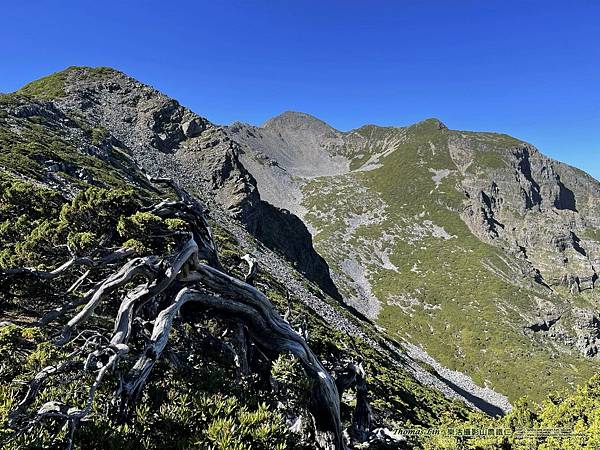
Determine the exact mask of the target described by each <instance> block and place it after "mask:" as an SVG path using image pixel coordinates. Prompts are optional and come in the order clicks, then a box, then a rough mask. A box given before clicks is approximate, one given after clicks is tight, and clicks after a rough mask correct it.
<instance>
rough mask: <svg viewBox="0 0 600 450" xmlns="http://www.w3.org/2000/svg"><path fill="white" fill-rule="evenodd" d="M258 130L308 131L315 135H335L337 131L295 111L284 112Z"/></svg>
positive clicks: (320, 121) (318, 120)
mask: <svg viewBox="0 0 600 450" xmlns="http://www.w3.org/2000/svg"><path fill="white" fill-rule="evenodd" d="M260 128H264V129H268V130H274V131H284V130H286V131H292V130H293V131H297V132H299V131H309V132H312V133H317V134H324V133H337V130H335V129H334V128H333V127H331V126H329V125H328V124H327V123H325V122H324V121H322V120H321V119H318V118H316V117H314V116H311V115H310V114H306V113H303V112H297V111H285V112H283V113H281V114H279V115H278V116H275V117H272V118H270V119H269V120H267V121H266V122H265V123H264V124H262V125H261V126H260Z"/></svg>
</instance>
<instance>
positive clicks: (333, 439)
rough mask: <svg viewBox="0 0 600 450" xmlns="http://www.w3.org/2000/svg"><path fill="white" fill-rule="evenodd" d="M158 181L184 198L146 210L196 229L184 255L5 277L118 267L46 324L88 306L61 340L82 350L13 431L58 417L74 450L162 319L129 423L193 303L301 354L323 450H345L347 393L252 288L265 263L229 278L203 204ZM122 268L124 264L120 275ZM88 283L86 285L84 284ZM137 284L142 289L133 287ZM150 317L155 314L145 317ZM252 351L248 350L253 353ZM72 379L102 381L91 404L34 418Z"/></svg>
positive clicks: (121, 398)
mask: <svg viewBox="0 0 600 450" xmlns="http://www.w3.org/2000/svg"><path fill="white" fill-rule="evenodd" d="M152 181H154V182H157V183H162V184H166V185H168V186H170V187H172V188H173V189H174V190H175V192H176V193H177V195H178V197H179V199H178V200H176V201H171V200H165V201H162V202H160V203H158V204H157V205H154V206H152V207H150V208H146V210H148V211H151V212H152V213H154V214H156V215H158V216H159V217H163V218H179V219H182V220H184V221H185V222H186V224H187V225H188V227H189V230H190V232H189V234H188V235H187V236H185V239H181V237H179V238H178V239H179V242H178V245H177V248H178V250H177V251H176V252H175V253H173V254H171V255H167V256H160V255H152V256H145V257H140V256H136V255H134V250H132V249H126V248H123V249H119V250H117V251H116V252H108V251H104V253H106V256H104V257H103V258H100V259H99V260H97V261H94V260H92V259H90V258H76V259H72V260H70V261H68V262H67V263H65V264H63V265H62V266H60V267H59V268H57V269H55V270H53V271H49V272H43V271H36V270H34V269H27V268H24V269H13V270H8V271H4V272H2V273H1V274H0V278H5V277H7V278H10V277H15V278H26V277H35V278H37V279H52V278H56V277H60V276H62V275H63V274H65V273H67V272H68V270H69V268H71V267H74V266H77V265H85V266H88V268H89V273H87V274H86V275H85V277H87V276H88V275H90V273H91V274H97V273H98V271H100V270H103V271H106V270H108V269H110V270H111V272H110V273H109V274H108V275H106V276H105V277H104V278H103V279H102V280H101V281H99V282H97V283H96V284H95V285H94V286H93V287H92V288H91V289H90V290H89V291H88V292H87V293H86V294H85V295H83V297H81V298H71V300H68V301H66V302H65V304H64V305H61V306H59V307H58V308H56V309H54V310H52V311H50V312H49V313H48V314H46V316H45V317H44V318H43V319H42V320H41V321H40V323H41V326H45V325H47V324H48V323H49V322H51V321H53V320H55V319H57V318H58V317H60V316H62V315H64V314H67V313H68V312H69V311H72V310H74V309H75V308H76V307H78V306H81V305H83V308H82V309H81V310H79V311H78V312H77V313H76V314H75V315H74V316H73V317H72V318H71V319H70V320H69V321H68V322H67V324H66V325H65V326H64V327H63V329H62V331H61V332H60V335H59V336H58V338H57V339H56V342H55V343H56V344H57V345H60V346H70V347H74V350H73V352H72V353H71V354H69V355H68V357H67V358H66V359H65V360H64V361H63V362H62V363H59V364H58V365H56V366H49V367H46V368H44V369H42V370H41V371H40V372H39V373H38V374H37V375H36V376H35V377H34V379H33V380H31V381H30V383H29V384H28V389H27V392H26V393H25V395H24V397H23V398H22V400H21V401H20V402H19V403H18V404H17V406H16V407H15V408H14V409H13V411H12V412H11V413H10V417H9V419H10V420H9V425H10V426H11V427H12V428H13V429H14V430H16V434H21V433H24V432H26V431H27V430H28V429H30V428H31V427H32V426H34V425H35V424H37V423H39V422H41V421H44V420H46V419H48V418H53V419H58V420H62V421H63V423H64V425H65V426H66V427H67V430H68V432H67V436H68V437H67V441H66V444H65V447H66V448H68V449H70V448H71V447H72V446H73V436H74V433H75V429H76V427H77V425H78V424H79V422H80V421H81V420H82V419H84V418H85V417H86V416H87V415H88V414H89V413H90V411H91V409H92V406H93V403H94V400H95V393H96V390H97V389H98V387H99V386H100V385H101V384H102V383H103V382H105V381H106V379H107V378H108V377H107V375H108V374H111V373H120V370H119V371H117V369H119V368H121V365H120V363H121V360H122V357H123V356H124V355H125V354H129V353H130V351H131V348H135V346H132V347H131V348H130V346H129V342H130V341H131V340H132V339H137V338H139V336H137V335H136V331H135V330H136V328H134V327H133V323H134V321H135V320H136V319H138V320H153V329H152V333H151V336H150V339H149V341H148V343H147V345H146V347H145V349H144V350H143V351H142V352H141V354H139V355H137V356H136V355H134V358H135V357H136V358H137V359H136V362H135V364H134V365H133V367H132V368H131V369H130V370H129V372H128V373H127V374H125V375H123V376H121V379H120V380H119V381H118V384H117V386H119V388H118V389H117V390H116V394H115V395H116V397H115V400H116V403H117V404H118V405H119V411H120V417H121V418H125V417H127V416H128V415H129V414H131V412H132V411H133V410H134V408H133V407H134V406H135V403H136V401H137V400H138V399H139V395H140V393H141V392H142V390H143V388H144V385H145V383H146V380H147V379H148V376H149V375H150V373H151V372H152V370H153V369H154V367H155V364H156V362H157V361H158V360H159V359H160V358H161V356H162V354H163V353H164V351H165V348H166V347H167V345H168V342H169V335H170V332H171V330H172V328H173V327H174V326H175V325H174V319H175V317H177V316H178V314H179V312H180V310H181V308H182V307H183V306H184V305H187V304H189V306H190V307H195V308H200V309H202V310H204V311H205V312H206V314H211V315H215V316H217V317H221V318H223V319H226V320H230V321H234V322H235V323H237V324H239V325H238V326H239V330H241V332H242V335H241V336H243V339H244V340H245V339H246V333H247V335H248V339H250V340H252V342H253V343H254V344H255V345H256V346H257V347H258V348H259V349H261V350H262V351H263V352H264V353H265V354H267V355H273V356H275V355H278V354H281V353H291V354H293V355H294V356H296V358H298V360H299V361H300V362H301V364H302V366H303V368H304V370H305V372H306V374H307V375H308V377H309V378H310V379H311V380H312V401H311V405H312V407H311V412H312V414H313V416H314V418H315V424H316V436H317V441H318V443H319V445H320V446H321V447H322V448H331V449H335V450H341V449H343V442H342V432H341V421H340V402H339V400H340V395H339V394H338V389H337V387H336V383H335V381H334V380H333V378H332V377H331V375H330V374H329V373H328V372H327V370H325V368H324V367H323V365H322V364H321V362H320V361H319V359H318V358H317V357H316V356H315V354H314V353H313V352H312V351H311V349H310V347H309V346H308V344H307V341H306V340H305V339H303V338H302V336H300V335H299V334H298V333H297V332H296V331H294V330H293V329H292V327H291V326H290V325H289V324H288V323H287V322H286V321H285V320H284V319H283V318H281V316H280V315H279V314H278V313H277V310H276V309H275V307H274V306H273V305H272V304H271V302H270V301H269V300H268V298H267V297H266V296H265V295H264V294H263V293H261V292H260V291H259V290H258V289H256V288H255V287H254V286H252V285H251V284H252V282H253V281H254V279H255V277H256V274H257V265H256V259H255V258H253V257H248V258H247V259H246V260H247V261H248V263H249V272H248V275H247V276H246V281H241V280H238V279H237V278H234V277H232V276H230V275H228V274H227V273H225V271H224V270H223V268H222V266H221V263H220V260H219V256H218V251H217V247H216V245H215V243H214V241H213V238H212V233H211V231H210V228H209V226H208V222H207V220H206V218H205V215H204V211H205V208H204V207H203V205H201V204H200V202H198V201H197V200H196V199H194V198H193V197H191V196H190V195H189V194H187V193H186V192H185V191H184V190H182V189H181V188H179V186H177V185H176V184H175V183H173V182H171V181H170V180H166V179H153V180H152ZM98 252H99V253H100V254H101V253H102V252H103V249H98ZM202 260H205V261H206V263H203V262H201V261H202ZM115 264H121V266H120V267H118V268H116V269H113V266H114V265H115ZM81 282H82V281H81ZM81 282H80V281H76V283H75V284H77V283H79V284H81ZM132 282H135V283H137V285H136V286H135V287H133V288H129V286H130V285H131V283H132ZM75 284H74V285H75ZM123 291H124V292H123ZM67 294H68V293H67ZM115 296H118V297H119V301H120V303H119V308H118V312H117V313H116V316H115V318H114V326H113V329H112V332H110V333H102V332H99V331H92V330H90V329H86V328H85V326H86V324H87V323H88V321H89V319H90V318H91V317H93V316H94V314H95V312H96V310H97V309H98V308H101V307H102V304H103V303H106V302H107V299H108V297H111V299H114V297H115ZM67 297H68V296H67ZM141 311H145V314H151V315H152V317H149V318H148V317H141V315H140V314H141ZM77 332H78V333H77ZM137 342H139V339H138V341H137ZM240 345H241V344H240ZM246 345H247V343H243V347H244V349H245V348H246ZM243 353H244V351H242V354H240V361H239V364H240V367H241V370H242V372H246V371H247V370H248V364H247V359H246V355H245V354H243ZM66 372H69V373H77V372H81V373H82V374H83V373H88V374H93V375H94V381H93V382H92V384H91V386H89V387H88V388H87V389H88V390H87V392H88V395H87V400H86V402H85V405H83V407H75V406H68V405H65V404H63V403H61V402H60V401H58V400H54V401H49V402H46V403H44V404H43V405H42V407H41V408H39V409H38V410H37V411H32V405H33V404H34V402H35V400H36V399H37V398H38V397H39V396H40V395H41V394H42V392H43V391H44V390H45V388H46V387H47V386H49V385H50V384H51V383H52V382H53V380H54V379H55V378H56V377H57V376H58V375H61V374H64V373H66ZM81 378H82V377H81ZM81 378H80V379H81Z"/></svg>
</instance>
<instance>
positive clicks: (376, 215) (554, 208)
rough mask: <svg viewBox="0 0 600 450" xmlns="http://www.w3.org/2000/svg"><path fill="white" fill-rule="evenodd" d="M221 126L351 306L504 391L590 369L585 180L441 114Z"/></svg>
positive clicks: (591, 227)
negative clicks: (384, 121)
mask: <svg viewBox="0 0 600 450" xmlns="http://www.w3.org/2000/svg"><path fill="white" fill-rule="evenodd" d="M227 133H228V134H229V136H230V137H231V138H232V139H233V140H235V141H237V142H239V143H240V144H241V147H242V149H243V151H244V154H243V156H242V158H243V161H244V165H245V167H247V168H248V170H249V171H250V172H251V173H252V174H253V175H254V176H255V178H256V180H257V185H258V187H259V189H261V190H262V189H263V186H265V188H266V189H270V191H271V193H270V194H269V195H270V200H271V202H272V203H273V204H275V205H279V206H282V205H284V204H285V205H286V207H287V208H289V209H291V210H293V211H295V212H296V213H297V214H298V215H299V216H300V217H301V218H302V219H303V220H304V221H305V222H306V223H307V225H308V227H309V229H310V230H311V232H312V233H313V237H314V239H315V242H316V247H317V250H318V251H319V252H320V253H321V254H323V255H324V256H325V258H326V259H327V261H328V263H329V265H330V267H332V269H333V272H332V275H333V279H334V280H335V281H336V283H337V285H338V288H339V289H340V291H341V292H342V294H343V296H344V298H345V300H346V301H347V302H349V303H351V304H352V305H353V306H354V307H356V308H357V309H359V310H360V311H361V312H362V313H364V314H365V315H367V316H369V317H371V318H372V319H373V320H376V321H377V322H378V323H379V324H380V325H382V326H384V327H385V328H387V330H388V332H390V333H392V334H393V335H397V336H398V337H400V338H402V339H406V340H408V341H410V342H412V343H418V344H420V345H423V346H424V347H425V348H427V350H428V351H429V352H430V353H431V354H433V356H436V357H438V358H442V359H444V362H445V363H446V364H448V365H449V366H451V367H457V368H460V369H461V370H464V371H466V372H467V373H470V374H474V375H475V378H476V379H477V380H479V381H480V382H482V383H485V384H486V385H487V384H489V385H491V386H495V387H496V388H498V389H500V391H502V392H505V393H509V394H510V395H511V396H513V397H514V396H516V395H519V394H522V393H525V392H527V393H529V394H533V395H534V396H535V395H536V393H539V394H541V395H543V392H544V390H545V389H547V388H549V387H550V386H552V385H555V384H561V383H563V382H564V378H565V377H566V378H567V379H570V377H571V373H570V369H568V367H567V361H569V362H572V364H573V365H574V366H576V367H578V368H580V369H581V370H582V371H583V372H586V371H592V370H594V368H595V367H596V363H594V362H593V360H590V359H589V358H595V357H596V354H597V353H596V351H595V350H594V349H595V348H596V345H597V344H596V342H597V341H596V339H597V337H596V335H597V333H598V327H597V323H598V319H597V317H598V310H597V301H598V294H597V293H596V291H595V290H594V288H595V287H596V284H597V280H598V274H597V269H598V267H600V259H599V258H600V247H599V245H600V231H599V230H600V223H599V220H600V183H598V182H597V181H596V180H594V179H593V178H591V177H590V176H588V175H587V174H585V173H583V172H582V171H580V170H578V169H575V168H573V167H570V166H568V165H566V164H562V163H560V162H558V161H554V160H551V159H550V158H547V157H545V156H544V155H543V154H541V153H540V152H539V151H538V150H537V149H536V148H535V147H533V146H532V145H530V144H527V143H525V142H522V141H519V140H517V139H514V138H511V137H509V136H506V135H500V134H495V133H471V132H462V131H452V130H448V129H447V127H446V126H445V125H444V124H443V123H441V122H440V121H439V120H437V119H428V120H425V121H423V122H420V123H418V124H415V125H413V126H410V127H406V128H394V127H377V126H374V125H368V126H365V127H362V128H359V129H357V130H353V131H350V132H340V131H337V130H334V129H333V128H331V127H329V126H328V125H326V124H325V123H323V122H322V121H320V120H318V119H316V118H313V117H311V116H308V115H306V114H302V113H284V114H283V115H281V116H278V117H276V118H274V119H271V120H269V121H268V122H266V123H265V124H264V125H262V126H261V127H252V126H249V125H243V124H234V125H233V126H231V127H229V128H228V129H227ZM267 186H269V187H270V188H268V187H267ZM524 332H525V333H524ZM502 342H505V343H507V344H506V345H503V344H501V343H502ZM516 354H520V355H523V356H522V357H524V358H528V360H529V361H530V364H531V365H533V366H535V367H536V369H540V370H544V371H546V373H547V380H546V381H545V382H544V383H546V385H545V386H543V387H542V388H540V387H539V386H536V384H539V383H538V380H535V379H532V378H531V379H528V378H527V377H523V376H522V375H521V374H520V373H519V372H520V365H521V364H522V362H521V361H520V360H518V359H516V358H515V355H516ZM557 354H560V355H561V356H560V358H561V362H560V363H559V364H553V363H551V362H550V361H551V360H552V359H554V358H556V355H557ZM507 373H510V374H511V375H510V376H513V375H514V376H515V377H517V379H519V381H520V382H521V385H520V386H518V387H514V383H510V384H512V386H511V385H510V384H509V383H505V382H504V381H503V379H506V376H507ZM510 376H509V377H510ZM544 383H542V384H544Z"/></svg>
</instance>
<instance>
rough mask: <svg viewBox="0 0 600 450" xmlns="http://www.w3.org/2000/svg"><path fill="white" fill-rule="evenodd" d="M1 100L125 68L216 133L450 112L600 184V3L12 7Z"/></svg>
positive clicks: (5, 14)
mask: <svg viewBox="0 0 600 450" xmlns="http://www.w3.org/2000/svg"><path fill="white" fill-rule="evenodd" d="M1 12H2V27H0V42H1V44H0V91H2V92H8V91H13V90H15V89H16V88H18V87H19V86H21V85H22V84H24V83H25V82H27V81H29V80H32V79H35V78H38V77H40V76H42V75H45V74H48V73H50V72H53V71H57V70H60V69H63V68H64V67H66V66H70V65H90V66H98V65H102V66H112V67H115V68H118V69H120V70H123V71H125V72H127V73H128V74H130V75H132V76H134V77H136V78H138V79H139V80H141V81H143V82H146V83H148V84H152V85H153V86H155V87H156V88H158V89H160V90H162V91H164V92H165V93H167V94H169V95H171V96H173V97H175V98H177V99H178V100H179V101H180V102H181V103H183V104H185V105H186V106H189V107H191V108H192V109H193V110H194V111H196V112H197V113H199V114H201V115H203V116H206V117H208V118H209V119H210V120H212V121H213V122H217V123H230V122H232V121H235V120H241V121H245V122H250V123H254V124H260V123H262V122H263V121H265V120H266V119H267V118H269V117H271V116H273V115H276V114H278V113H280V112H282V111H285V110H297V111H304V112H308V113H311V114H313V115H315V116H317V117H320V118H322V119H323V120H325V121H327V122H328V123H330V124H331V125H333V126H334V127H336V128H338V129H341V130H348V129H351V128H355V127H358V126H360V125H362V124H365V123H377V124H382V125H405V124H409V123H412V122H415V121H417V120H421V119H423V118H427V117H438V118H440V119H441V120H442V121H444V122H445V123H446V124H447V125H448V126H449V127H450V128H454V129H467V130H490V131H500V132H506V133H509V134H512V135H514V136H516V137H519V138H522V139H525V140H528V141H530V142H532V143H533V144H535V145H536V146H538V147H539V148H540V149H541V150H542V151H543V152H545V153H546V154H548V155H550V156H553V157H555V158H558V159H560V160H563V161H566V162H569V163H571V164H573V165H576V166H578V167H581V168H583V169H584V170H587V171H588V172H590V173H591V174H593V175H594V176H595V177H596V178H600V2H599V1H595V0H571V1H560V2H559V1H553V0H545V1H526V0H525V1H510V0H474V1H468V0H446V1H422V0H415V1H409V0H404V1H401V0H387V1H377V0H362V1H353V0H339V1H327V0H318V1H303V0H293V1H292V0H289V1H266V0H265V1H220V0H212V1H198V0H195V1H190V0H188V1H185V2H184V1H98V0H96V1H89V0H77V1H74V0H72V1H66V0H65V1H59V0H55V1H40V0H28V1H21V2H18V1H6V2H3V4H2V8H1Z"/></svg>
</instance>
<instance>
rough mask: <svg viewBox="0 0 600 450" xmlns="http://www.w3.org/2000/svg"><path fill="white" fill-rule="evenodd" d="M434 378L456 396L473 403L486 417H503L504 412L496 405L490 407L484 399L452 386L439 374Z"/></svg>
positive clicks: (452, 384)
mask: <svg viewBox="0 0 600 450" xmlns="http://www.w3.org/2000/svg"><path fill="white" fill-rule="evenodd" d="M436 376H437V377H438V378H439V379H440V380H441V381H443V382H444V383H445V384H446V386H448V387H449V388H450V389H452V390H453V391H454V392H456V393H457V394H459V395H460V396H462V397H463V398H465V399H466V400H468V401H470V402H471V403H473V404H474V405H475V406H476V407H477V408H479V409H480V410H481V411H483V412H484V413H486V414H487V415H488V416H491V417H500V416H503V415H504V411H503V410H502V408H499V407H498V406H496V405H492V404H491V403H489V402H487V401H485V400H484V399H482V398H480V397H477V396H476V395H473V394H471V393H470V392H468V391H466V390H464V389H463V388H461V387H459V386H457V385H456V384H454V383H453V382H452V381H450V380H447V379H446V378H444V377H443V376H441V375H440V374H439V373H438V374H436Z"/></svg>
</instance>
